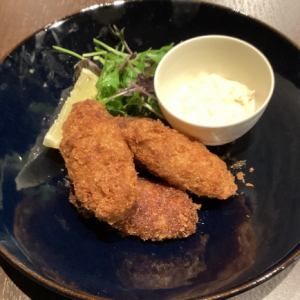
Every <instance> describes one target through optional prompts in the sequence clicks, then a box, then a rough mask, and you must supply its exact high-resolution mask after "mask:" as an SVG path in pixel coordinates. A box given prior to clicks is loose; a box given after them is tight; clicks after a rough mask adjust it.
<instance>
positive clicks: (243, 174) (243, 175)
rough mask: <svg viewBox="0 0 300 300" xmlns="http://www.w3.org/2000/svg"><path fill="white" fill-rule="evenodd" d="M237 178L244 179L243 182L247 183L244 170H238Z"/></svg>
mask: <svg viewBox="0 0 300 300" xmlns="http://www.w3.org/2000/svg"><path fill="white" fill-rule="evenodd" d="M236 178H237V180H240V181H242V182H243V183H245V173H243V172H238V173H237V174H236Z"/></svg>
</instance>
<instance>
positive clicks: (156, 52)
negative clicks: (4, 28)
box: [53, 25, 173, 119]
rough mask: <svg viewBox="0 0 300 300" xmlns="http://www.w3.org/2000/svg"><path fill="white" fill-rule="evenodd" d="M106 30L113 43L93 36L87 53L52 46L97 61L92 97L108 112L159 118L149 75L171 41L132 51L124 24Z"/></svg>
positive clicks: (152, 75)
mask: <svg viewBox="0 0 300 300" xmlns="http://www.w3.org/2000/svg"><path fill="white" fill-rule="evenodd" d="M110 30H111V33H112V34H113V35H114V36H115V37H116V38H117V39H118V44H117V45H116V46H115V47H112V46H110V45H108V44H106V43H105V42H103V41H101V40H99V39H97V38H94V39H93V43H94V51H92V52H88V53H82V54H79V53H76V52H75V51H72V50H69V49H66V48H63V47H61V46H53V48H54V49H55V50H56V51H59V52H61V53H64V54H67V55H71V56H74V57H75V58H77V59H80V60H84V59H92V60H93V61H95V62H98V63H99V64H100V66H101V69H102V70H101V73H100V76H99V79H98V81H97V84H96V87H97V90H98V95H97V99H96V100H98V101H100V102H102V103H103V104H104V105H105V106H106V108H107V110H108V111H109V112H110V113H111V114H113V115H123V116H128V115H131V116H146V117H157V118H160V119H163V115H162V113H161V111H160V108H159V105H158V102H157V98H156V96H155V93H154V88H153V77H154V72H155V69H156V67H157V65H158V63H159V62H160V60H161V59H162V57H163V56H164V55H165V54H166V53H167V52H168V51H169V50H170V49H171V48H172V46H173V44H170V45H166V46H163V47H161V48H160V49H151V48H150V49H148V50H145V51H142V52H134V51H132V50H131V48H130V47H129V45H128V44H127V42H126V40H125V34H124V32H125V30H124V28H123V29H121V30H119V29H118V28H117V27H116V26H115V25H113V26H111V27H110Z"/></svg>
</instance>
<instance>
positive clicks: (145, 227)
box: [114, 179, 200, 241]
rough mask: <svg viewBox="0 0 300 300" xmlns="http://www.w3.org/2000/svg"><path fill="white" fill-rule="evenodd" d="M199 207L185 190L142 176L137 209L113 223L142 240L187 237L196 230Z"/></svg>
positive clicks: (138, 186) (139, 184)
mask: <svg viewBox="0 0 300 300" xmlns="http://www.w3.org/2000/svg"><path fill="white" fill-rule="evenodd" d="M199 207H200V205H197V204H195V203H193V202H192V200H191V199H190V198H189V197H188V195H187V194H186V193H185V192H183V191H180V190H178V189H175V188H172V187H169V186H165V185H162V184H157V183H152V182H150V181H148V180H144V179H139V180H138V184H137V200H136V207H135V210H133V211H132V213H131V214H130V215H129V217H128V218H127V219H125V220H123V221H121V222H119V223H117V224H115V225H114V227H116V228H117V229H119V230H120V231H121V232H123V233H124V234H126V235H134V236H138V237H140V238H141V239H143V240H152V241H162V240H165V239H176V238H184V237H187V236H189V235H191V234H193V233H194V232H195V231H196V224H197V222H198V214H197V209H199Z"/></svg>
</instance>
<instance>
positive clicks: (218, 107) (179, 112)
mask: <svg viewBox="0 0 300 300" xmlns="http://www.w3.org/2000/svg"><path fill="white" fill-rule="evenodd" d="M166 104H167V106H168V107H169V109H171V110H172V112H173V113H174V114H175V115H176V116H178V117H179V118H181V119H184V120H186V121H190V122H193V123H198V124H201V125H207V126H218V125H226V124H229V123H233V122H237V121H240V120H243V119H245V118H246V117H248V116H249V115H251V114H252V113H253V112H254V111H255V99H254V91H252V90H250V89H249V88H248V87H247V86H245V85H244V84H241V83H239V82H236V81H232V80H227V79H225V78H223V77H222V76H219V75H217V74H205V73H204V74H203V73H202V74H199V76H197V77H195V78H193V79H191V80H189V81H188V83H185V84H179V85H178V88H177V89H175V90H174V91H173V97H170V98H169V100H168V103H166Z"/></svg>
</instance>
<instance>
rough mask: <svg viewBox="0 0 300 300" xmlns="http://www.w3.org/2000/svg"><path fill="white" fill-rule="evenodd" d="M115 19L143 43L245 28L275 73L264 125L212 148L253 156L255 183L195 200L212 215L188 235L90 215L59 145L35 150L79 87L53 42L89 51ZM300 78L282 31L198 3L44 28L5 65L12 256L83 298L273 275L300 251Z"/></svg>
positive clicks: (240, 286) (1, 228)
mask: <svg viewBox="0 0 300 300" xmlns="http://www.w3.org/2000/svg"><path fill="white" fill-rule="evenodd" d="M119 3H120V2H119ZM109 24H116V25H117V26H118V27H120V28H121V27H125V28H126V38H127V41H128V43H129V44H130V46H131V47H132V48H133V49H135V50H143V49H147V48H149V47H153V48H155V47H161V46H162V45H164V44H168V43H171V42H175V43H178V42H180V41H182V40H185V39H188V38H191V37H194V36H198V35H203V34H226V35H231V36H234V37H238V38H241V39H244V40H246V41H248V42H250V43H252V44H253V45H255V46H256V47H257V48H258V49H260V50H261V51H262V52H263V53H264V54H265V55H266V56H267V57H268V59H269V60H270V62H271V64H272V66H273V68H274V71H275V73H276V83H275V92H274V95H273V97H272V99H271V102H270V105H269V107H268V108H267V111H266V113H265V114H264V116H263V117H262V119H261V120H260V121H259V122H258V123H257V125H256V126H255V127H254V128H253V129H252V130H251V131H250V132H249V133H248V134H247V135H245V136H244V137H242V138H241V139H239V140H237V141H236V142H235V143H232V144H229V145H226V146H223V147H218V148H213V149H212V150H213V151H214V152H216V153H218V154H219V155H221V156H224V157H225V158H226V160H227V162H228V164H229V165H230V164H232V163H233V162H234V161H237V160H246V166H244V167H242V169H241V170H242V171H243V172H244V173H245V174H246V182H249V183H252V184H254V187H249V186H246V185H245V184H243V183H241V184H240V189H239V192H240V195H239V196H236V197H234V198H232V199H231V200H229V201H227V202H215V201H213V200H210V201H209V200H206V199H196V198H195V201H198V202H201V203H203V209H202V210H201V211H200V218H201V221H200V222H199V224H198V230H197V233H196V234H195V235H193V236H192V237H190V238H188V239H185V240H178V241H169V242H164V243H144V242H141V241H139V240H137V239H134V238H123V237H121V236H120V235H119V234H118V233H117V232H115V231H113V230H111V229H110V228H108V227H107V226H106V225H104V224H101V223H99V222H97V221H95V220H90V221H87V220H84V219H83V218H82V217H81V216H80V215H78V214H77V212H76V211H75V210H74V209H73V207H72V206H71V205H70V204H69V203H68V194H69V187H68V185H67V182H66V180H65V170H64V164H63V162H62V159H61V157H60V156H59V153H58V152H57V151H54V150H48V151H40V150H41V149H38V148H34V149H33V150H32V147H33V146H34V145H35V143H36V142H38V139H39V137H42V136H43V133H44V132H45V130H46V129H47V128H48V127H49V125H50V122H51V116H52V115H53V113H54V112H55V110H56V108H57V105H58V103H59V98H60V94H61V92H62V90H64V89H65V88H67V87H69V86H70V85H72V76H73V65H74V63H75V62H76V60H75V59H72V58H68V57H66V56H65V55H62V54H58V53H56V52H54V51H53V50H52V49H51V47H52V45H54V44H58V45H61V46H63V47H66V48H71V49H73V50H76V51H77V52H87V51H91V50H92V43H91V41H92V38H93V37H99V38H101V39H103V40H105V41H106V42H109V43H113V40H112V39H111V38H110V35H109V33H108V25H109ZM199 59H201V58H199ZM299 82H300V51H299V49H297V48H296V47H295V46H294V45H292V44H291V43H290V42H289V41H287V40H286V39H285V38H284V37H283V36H281V35H280V34H278V33H277V32H275V31H273V30H272V29H270V28H269V27H267V26H265V25H264V24H261V23H259V22H257V21H255V20H253V19H250V18H248V17H245V16H242V15H240V14H237V13H235V12H233V11H231V10H227V9H224V8H222V7H219V6H213V5H209V4H204V3H202V4H201V3H199V2H191V1H173V2H169V1H144V2H129V3H125V4H119V5H107V6H99V7H97V8H94V9H90V10H85V11H83V12H81V13H79V14H77V15H74V16H72V17H69V18H67V19H65V20H63V21H61V22H57V23H55V24H54V25H52V26H50V27H48V28H46V29H44V30H42V31H40V32H38V33H37V34H35V35H33V36H32V37H30V38H29V39H28V40H26V41H25V42H24V43H23V44H21V45H20V46H18V47H17V48H16V49H15V50H14V51H13V52H12V53H11V55H9V56H8V57H7V59H6V60H5V61H4V63H3V64H2V65H1V67H0V109H1V110H0V114H1V117H0V164H1V165H0V166H1V174H0V176H1V178H0V179H1V180H0V183H1V193H0V240H1V241H0V252H1V254H2V255H3V257H5V258H6V259H7V260H8V261H9V262H10V263H12V264H13V265H14V266H15V267H16V268H18V269H19V270H21V271H22V272H23V273H25V274H26V275H28V276H29V277H30V278H33V279H35V280H36V281H38V282H40V283H41V284H43V285H44V286H46V287H48V288H50V289H52V290H55V291H56V292H58V293H61V294H65V295H69V296H73V297H75V296H76V297H78V298H86V297H88V296H96V297H99V298H116V299H199V298H201V297H207V296H213V297H215V298H216V297H221V296H229V295H232V294H235V293H238V292H241V291H243V290H245V289H247V288H250V287H253V286H255V285H256V284H258V283H260V282H262V281H263V280H265V279H266V278H268V277H269V276H270V275H272V274H275V273H276V272H278V271H279V270H280V269H282V268H284V267H286V266H287V265H288V264H289V263H291V262H292V261H293V260H294V259H296V257H297V256H299V238H300V205H299V200H300V199H299V195H300V184H299V183H300V155H299V151H300V139H299V135H300V118H299V115H300V84H299ZM28 160H31V164H30V166H29V167H28V165H27V167H26V173H25V171H23V172H24V173H23V177H22V182H21V184H22V185H27V186H28V185H35V186H32V187H28V188H26V189H22V190H19V191H17V189H16V184H15V178H16V176H17V175H18V174H19V172H20V171H21V169H22V168H23V167H24V166H25V165H26V162H27V161H28ZM251 167H253V168H254V169H255V170H254V172H250V171H249V168H251ZM235 172H236V171H235ZM24 174H25V175H26V176H24Z"/></svg>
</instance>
